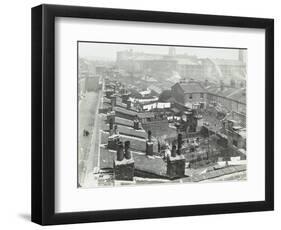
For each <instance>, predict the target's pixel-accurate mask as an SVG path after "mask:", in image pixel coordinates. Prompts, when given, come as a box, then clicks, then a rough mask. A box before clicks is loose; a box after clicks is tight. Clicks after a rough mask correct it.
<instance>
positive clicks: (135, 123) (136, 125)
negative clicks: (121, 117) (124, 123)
mask: <svg viewBox="0 0 281 230" xmlns="http://www.w3.org/2000/svg"><path fill="white" fill-rule="evenodd" d="M134 129H140V122H139V120H138V118H137V116H136V118H135V119H134Z"/></svg>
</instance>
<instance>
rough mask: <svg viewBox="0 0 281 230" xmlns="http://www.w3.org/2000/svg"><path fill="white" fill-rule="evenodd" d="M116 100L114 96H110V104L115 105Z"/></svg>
mask: <svg viewBox="0 0 281 230" xmlns="http://www.w3.org/2000/svg"><path fill="white" fill-rule="evenodd" d="M116 100H117V98H116V96H113V97H112V98H111V106H112V107H114V106H116Z"/></svg>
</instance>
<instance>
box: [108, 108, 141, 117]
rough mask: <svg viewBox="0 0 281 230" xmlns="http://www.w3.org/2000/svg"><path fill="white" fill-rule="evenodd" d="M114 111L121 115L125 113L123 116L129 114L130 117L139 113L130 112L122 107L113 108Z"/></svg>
mask: <svg viewBox="0 0 281 230" xmlns="http://www.w3.org/2000/svg"><path fill="white" fill-rule="evenodd" d="M113 110H114V111H116V112H119V113H123V114H128V115H130V116H136V115H137V112H136V111H132V110H128V109H125V108H121V107H113Z"/></svg>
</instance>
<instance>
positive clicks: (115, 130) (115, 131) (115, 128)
mask: <svg viewBox="0 0 281 230" xmlns="http://www.w3.org/2000/svg"><path fill="white" fill-rule="evenodd" d="M114 134H115V135H119V131H118V126H117V125H115V126H114Z"/></svg>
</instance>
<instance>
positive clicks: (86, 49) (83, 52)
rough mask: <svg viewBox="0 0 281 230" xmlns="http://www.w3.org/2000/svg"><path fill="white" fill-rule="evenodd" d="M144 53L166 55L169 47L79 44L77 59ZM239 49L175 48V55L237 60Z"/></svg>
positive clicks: (113, 57) (111, 58)
mask: <svg viewBox="0 0 281 230" xmlns="http://www.w3.org/2000/svg"><path fill="white" fill-rule="evenodd" d="M129 49H132V50H133V51H137V52H144V53H156V54H168V51H169V46H151V45H127V44H108V43H107V44H106V43H88V42H79V57H84V58H89V59H93V60H96V59H102V60H116V52H117V51H122V50H129ZM238 50H239V49H223V48H201V47H176V53H177V54H183V53H187V54H189V55H196V56H197V57H199V58H206V57H208V58H225V59H238Z"/></svg>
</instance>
